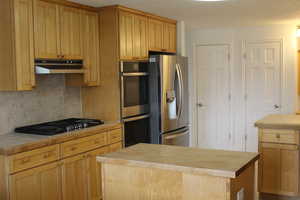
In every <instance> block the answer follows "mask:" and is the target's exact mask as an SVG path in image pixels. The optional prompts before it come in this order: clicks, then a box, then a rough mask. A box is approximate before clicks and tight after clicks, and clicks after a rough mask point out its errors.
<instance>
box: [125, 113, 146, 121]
mask: <svg viewBox="0 0 300 200" xmlns="http://www.w3.org/2000/svg"><path fill="white" fill-rule="evenodd" d="M149 117H150V115H142V116H137V117H130V118H126V119H123V122H132V121H137V120H141V119H146V118H149Z"/></svg>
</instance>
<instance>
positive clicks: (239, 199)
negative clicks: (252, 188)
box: [236, 188, 245, 200]
mask: <svg viewBox="0 0 300 200" xmlns="http://www.w3.org/2000/svg"><path fill="white" fill-rule="evenodd" d="M244 193H245V189H244V188H242V189H241V190H240V191H238V193H237V198H236V199H237V200H244Z"/></svg>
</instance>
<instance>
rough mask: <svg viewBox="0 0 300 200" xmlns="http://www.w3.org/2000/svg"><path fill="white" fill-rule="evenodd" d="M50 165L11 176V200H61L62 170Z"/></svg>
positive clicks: (56, 164) (55, 164)
mask: <svg viewBox="0 0 300 200" xmlns="http://www.w3.org/2000/svg"><path fill="white" fill-rule="evenodd" d="M60 169H61V168H60V166H59V164H58V163H53V164H48V165H45V166H42V167H37V168H34V169H30V170H27V171H24V172H20V173H17V174H15V175H11V176H10V178H9V182H10V187H9V188H10V191H9V192H10V200H29V199H30V200H54V199H55V200H61V188H62V187H61V170H60Z"/></svg>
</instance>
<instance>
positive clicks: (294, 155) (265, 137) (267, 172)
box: [258, 129, 300, 196]
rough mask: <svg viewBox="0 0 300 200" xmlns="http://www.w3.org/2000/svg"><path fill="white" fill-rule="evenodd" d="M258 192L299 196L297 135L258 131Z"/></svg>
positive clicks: (271, 130)
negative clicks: (259, 155)
mask: <svg viewBox="0 0 300 200" xmlns="http://www.w3.org/2000/svg"><path fill="white" fill-rule="evenodd" d="M259 140H260V141H259V152H260V154H261V157H260V160H259V184H258V185H259V192H262V193H269V194H276V195H285V196H299V186H300V185H299V169H300V168H299V132H297V131H296V130H280V129H278V130H275V129H260V130H259Z"/></svg>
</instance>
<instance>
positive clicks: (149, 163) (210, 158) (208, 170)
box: [97, 144, 259, 178]
mask: <svg viewBox="0 0 300 200" xmlns="http://www.w3.org/2000/svg"><path fill="white" fill-rule="evenodd" d="M258 158H259V154H258V153H246V152H236V151H222V150H208V149H199V148H188V147H179V146H168V145H155V144H137V145H135V146H132V147H129V148H126V149H122V150H120V151H118V152H114V153H109V154H106V155H101V156H98V157H97V161H98V162H104V163H110V164H120V165H128V166H138V167H149V168H159V169H166V170H175V171H180V172H187V173H193V174H195V173H196V174H199V175H211V176H219V177H226V178H236V177H237V176H238V175H239V174H241V173H242V172H243V171H244V170H245V169H246V168H247V167H248V166H249V165H250V164H253V163H254V162H255V161H256V160H258Z"/></svg>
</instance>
